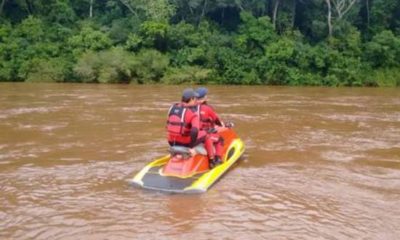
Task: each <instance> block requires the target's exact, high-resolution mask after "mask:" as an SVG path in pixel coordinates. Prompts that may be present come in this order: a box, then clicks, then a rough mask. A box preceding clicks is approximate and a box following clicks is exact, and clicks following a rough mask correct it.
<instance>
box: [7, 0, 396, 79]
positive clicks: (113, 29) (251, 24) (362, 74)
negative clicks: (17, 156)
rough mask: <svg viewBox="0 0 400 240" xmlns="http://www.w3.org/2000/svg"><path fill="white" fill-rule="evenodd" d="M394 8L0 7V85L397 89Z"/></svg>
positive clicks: (338, 4)
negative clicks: (159, 85)
mask: <svg viewBox="0 0 400 240" xmlns="http://www.w3.org/2000/svg"><path fill="white" fill-rule="evenodd" d="M399 16H400V1H398V0H310V1H302V0H269V1H268V0H237V1H236V0H235V1H233V0H152V1H148V0H106V1H100V0H79V1H78V0H25V1H19V0H18V1H11V0H0V81H2V82H24V81H25V82H75V83H78V82H82V83H135V84H149V83H161V84H232V85H288V86H373V87H375V86H377V87H395V86H400V17H399Z"/></svg>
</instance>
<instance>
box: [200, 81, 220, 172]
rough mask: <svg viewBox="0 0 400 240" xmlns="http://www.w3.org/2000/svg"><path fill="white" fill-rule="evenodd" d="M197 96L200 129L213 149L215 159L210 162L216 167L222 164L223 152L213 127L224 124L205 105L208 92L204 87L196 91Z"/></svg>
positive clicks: (211, 109)
mask: <svg viewBox="0 0 400 240" xmlns="http://www.w3.org/2000/svg"><path fill="white" fill-rule="evenodd" d="M196 93H197V94H198V97H197V103H198V107H199V113H200V129H201V130H204V131H206V132H207V133H208V134H207V138H208V139H210V140H211V141H212V143H213V145H214V147H215V158H214V159H213V161H212V162H211V164H212V165H218V164H220V163H222V161H221V154H222V151H223V144H224V143H223V139H222V138H221V137H220V136H219V134H218V133H217V132H216V131H215V126H221V127H223V126H224V123H223V122H222V121H221V119H220V118H219V117H218V115H217V113H216V112H215V111H214V109H213V108H212V107H211V106H210V105H208V104H207V93H208V90H207V88H205V87H200V88H198V89H196Z"/></svg>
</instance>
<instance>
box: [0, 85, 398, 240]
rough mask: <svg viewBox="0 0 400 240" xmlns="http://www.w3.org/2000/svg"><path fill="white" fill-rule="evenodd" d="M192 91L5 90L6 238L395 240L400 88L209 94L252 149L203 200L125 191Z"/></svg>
mask: <svg viewBox="0 0 400 240" xmlns="http://www.w3.org/2000/svg"><path fill="white" fill-rule="evenodd" d="M183 88H184V87H183V86H158V85H150V86H135V85H95V84H86V85H85V84H27V83H1V84H0V190H1V192H0V239H399V236H400V206H399V205H400V89H398V88H397V89H385V88H300V87H299V88H290V87H260V86H257V87H241V86H210V87H209V90H210V95H209V98H210V103H211V104H212V105H214V107H215V108H216V110H217V112H219V113H220V115H221V117H222V118H223V119H225V120H228V121H232V122H234V123H235V129H236V131H237V133H238V134H239V136H241V138H242V139H243V140H244V142H245V144H246V152H245V154H244V156H243V159H242V160H241V161H239V163H238V164H237V165H236V166H235V167H234V168H233V169H231V170H230V171H229V172H228V173H227V174H226V175H225V176H224V177H223V178H222V179H221V180H220V181H219V182H217V183H216V184H215V185H214V186H213V187H212V188H211V189H210V190H209V191H208V192H207V193H204V194H200V195H179V194H164V193H159V192H153V191H148V190H143V189H138V188H135V187H132V186H130V185H129V183H128V180H129V179H130V178H132V177H133V176H134V174H135V173H137V172H138V171H139V170H140V169H141V168H142V167H143V166H144V165H145V164H146V163H148V162H150V161H151V160H152V159H154V158H156V157H158V156H162V155H165V154H166V152H167V145H166V140H165V129H164V125H165V121H166V112H167V110H168V107H169V105H170V104H171V103H172V102H176V101H177V100H179V99H180V93H181V91H182V89H183Z"/></svg>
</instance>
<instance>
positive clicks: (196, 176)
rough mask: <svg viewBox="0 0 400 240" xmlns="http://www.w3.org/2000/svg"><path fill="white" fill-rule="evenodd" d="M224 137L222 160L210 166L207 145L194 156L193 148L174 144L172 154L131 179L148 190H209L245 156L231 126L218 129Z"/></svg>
mask: <svg viewBox="0 0 400 240" xmlns="http://www.w3.org/2000/svg"><path fill="white" fill-rule="evenodd" d="M215 130H216V131H217V132H218V133H219V135H220V136H221V137H222V138H223V139H224V147H223V155H222V156H221V158H222V163H221V164H219V165H217V166H215V167H213V168H210V164H209V160H208V157H207V151H206V150H205V148H204V146H203V144H200V145H198V146H196V147H195V148H194V149H195V152H196V153H195V154H194V155H192V154H193V153H192V154H191V153H190V151H189V148H187V147H183V146H172V147H170V149H169V152H170V154H168V155H166V156H164V157H161V158H159V159H156V160H155V161H153V162H151V163H149V164H148V165H147V166H145V167H144V168H143V169H142V170H141V171H140V172H138V173H137V174H136V175H135V177H134V178H133V179H132V180H131V181H130V182H131V183H132V184H133V185H136V186H139V187H141V188H145V189H151V190H157V191H164V192H172V193H203V192H206V191H207V190H208V189H209V188H210V187H211V186H212V185H213V184H214V183H215V182H216V181H217V180H218V179H220V178H221V177H222V175H223V174H224V173H225V172H226V171H228V169H229V168H230V167H232V165H233V164H234V163H235V162H236V161H237V160H238V159H239V158H240V157H241V156H242V154H243V153H244V150H245V147H244V143H243V141H242V140H241V139H240V138H239V137H238V136H237V135H236V133H235V132H234V130H233V129H232V128H231V127H217V128H216V129H215Z"/></svg>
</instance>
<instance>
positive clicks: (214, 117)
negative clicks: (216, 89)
mask: <svg viewBox="0 0 400 240" xmlns="http://www.w3.org/2000/svg"><path fill="white" fill-rule="evenodd" d="M208 113H209V116H210V117H211V119H212V120H213V121H214V123H215V124H216V125H218V126H221V127H223V126H224V123H223V122H222V121H221V119H220V118H219V116H218V114H217V113H216V112H215V111H214V108H212V107H211V106H210V107H209V111H208Z"/></svg>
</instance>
